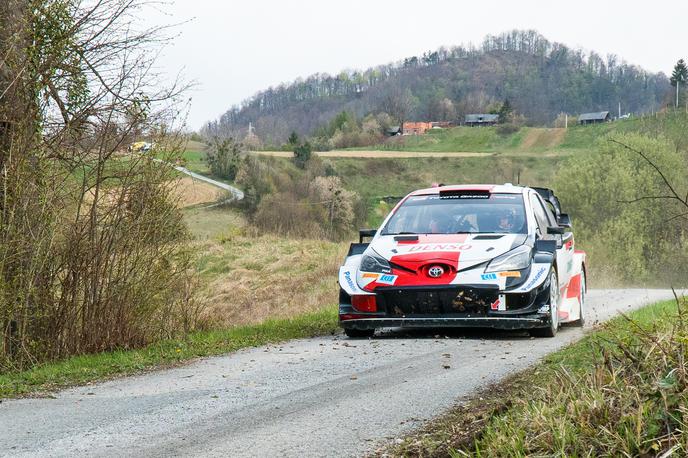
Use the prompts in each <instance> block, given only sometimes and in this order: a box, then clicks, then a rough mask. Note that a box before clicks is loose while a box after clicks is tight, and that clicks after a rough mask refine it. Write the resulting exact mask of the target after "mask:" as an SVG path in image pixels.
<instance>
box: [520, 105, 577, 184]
mask: <svg viewBox="0 0 688 458" xmlns="http://www.w3.org/2000/svg"><path fill="white" fill-rule="evenodd" d="M568 128H569V114H568V113H566V114H565V115H564V129H568ZM520 176H521V175H520V173H519V177H520Z"/></svg>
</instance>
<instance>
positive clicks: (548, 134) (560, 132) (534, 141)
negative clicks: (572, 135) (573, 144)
mask: <svg viewBox="0 0 688 458" xmlns="http://www.w3.org/2000/svg"><path fill="white" fill-rule="evenodd" d="M565 136H566V129H535V128H534V129H528V132H527V133H526V135H525V137H524V138H523V142H522V143H521V149H523V150H530V149H532V148H556V147H558V146H559V145H561V143H562V142H563V141H564V137H565Z"/></svg>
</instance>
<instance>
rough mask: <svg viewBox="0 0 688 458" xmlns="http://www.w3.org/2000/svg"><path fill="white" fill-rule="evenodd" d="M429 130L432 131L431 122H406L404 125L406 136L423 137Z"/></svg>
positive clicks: (403, 130)
mask: <svg viewBox="0 0 688 458" xmlns="http://www.w3.org/2000/svg"><path fill="white" fill-rule="evenodd" d="M429 129H432V123H431V122H405V123H404V124H403V125H402V132H403V134H404V135H423V134H424V133H425V132H426V131H427V130H429Z"/></svg>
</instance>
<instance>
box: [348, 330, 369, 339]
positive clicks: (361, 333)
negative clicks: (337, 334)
mask: <svg viewBox="0 0 688 458" xmlns="http://www.w3.org/2000/svg"><path fill="white" fill-rule="evenodd" d="M344 334H346V336H347V337H351V338H352V339H362V338H367V337H373V336H374V335H375V329H344Z"/></svg>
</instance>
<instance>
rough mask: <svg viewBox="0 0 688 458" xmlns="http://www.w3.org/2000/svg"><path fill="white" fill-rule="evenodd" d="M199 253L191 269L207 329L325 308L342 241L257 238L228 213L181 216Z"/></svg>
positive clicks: (333, 298)
mask: <svg viewBox="0 0 688 458" xmlns="http://www.w3.org/2000/svg"><path fill="white" fill-rule="evenodd" d="M185 217H186V221H187V223H188V224H189V227H190V229H191V231H192V232H193V233H194V235H195V236H196V240H197V241H196V246H197V249H198V251H199V252H200V253H201V255H200V258H199V260H198V265H197V270H198V272H199V273H200V276H201V280H202V283H203V284H204V285H205V287H204V295H205V297H206V300H207V304H208V308H207V312H206V318H208V319H209V320H210V321H211V323H212V325H213V327H227V326H235V325H243V324H255V323H261V322H263V321H265V320H266V319H268V318H283V317H291V316H294V315H296V314H302V313H305V312H312V311H318V310H322V309H323V308H331V307H332V306H333V305H334V304H336V303H337V298H338V292H339V290H338V287H337V283H336V280H337V272H338V270H339V266H340V264H341V262H342V260H343V259H344V256H345V254H346V250H347V248H348V243H341V242H340V243H337V242H330V241H325V240H308V239H291V238H286V237H281V236H278V235H258V234H256V233H255V230H252V228H251V227H250V226H248V225H247V223H246V222H245V220H244V219H243V218H242V217H241V216H240V215H239V214H238V213H237V212H235V211H234V210H231V209H227V208H195V209H189V210H186V212H185Z"/></svg>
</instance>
